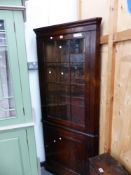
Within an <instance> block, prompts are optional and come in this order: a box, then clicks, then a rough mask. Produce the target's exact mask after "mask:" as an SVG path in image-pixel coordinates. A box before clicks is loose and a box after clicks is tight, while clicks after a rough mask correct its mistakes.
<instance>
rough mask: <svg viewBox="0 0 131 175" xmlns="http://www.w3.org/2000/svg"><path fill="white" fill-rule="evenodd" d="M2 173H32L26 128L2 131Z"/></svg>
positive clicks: (0, 149)
mask: <svg viewBox="0 0 131 175" xmlns="http://www.w3.org/2000/svg"><path fill="white" fill-rule="evenodd" d="M0 174H1V175H32V173H31V168H30V160H29V152H28V144H27V135H26V130H16V131H7V132H4V133H0Z"/></svg>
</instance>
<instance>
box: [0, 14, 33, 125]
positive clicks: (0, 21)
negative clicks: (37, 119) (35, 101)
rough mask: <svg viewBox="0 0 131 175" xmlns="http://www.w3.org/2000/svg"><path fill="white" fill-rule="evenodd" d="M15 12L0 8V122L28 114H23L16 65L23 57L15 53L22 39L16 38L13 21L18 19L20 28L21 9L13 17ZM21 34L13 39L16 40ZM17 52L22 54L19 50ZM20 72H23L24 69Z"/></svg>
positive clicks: (7, 122)
mask: <svg viewBox="0 0 131 175" xmlns="http://www.w3.org/2000/svg"><path fill="white" fill-rule="evenodd" d="M16 13H17V12H13V11H0V126H5V125H12V124H13V125H14V124H20V123H24V122H26V120H27V118H28V116H29V115H28V114H26V109H25V107H24V106H25V104H24V103H25V99H24V98H25V95H24V92H25V90H24V88H23V87H22V86H23V85H22V84H23V82H22V76H21V68H20V66H22V67H24V66H25V65H26V64H24V65H23V64H21V61H20V60H21V59H23V60H24V59H25V57H22V58H20V57H19V55H20V52H19V50H21V51H22V48H20V46H19V42H21V46H22V42H23V41H22V40H20V41H17V40H16V37H17V30H18V28H17V26H16V25H15V23H16V22H18V23H19V24H18V25H19V27H20V28H22V26H21V24H22V18H21V19H20V16H21V17H22V13H21V12H18V13H17V18H16ZM18 19H19V21H18ZM21 30H22V29H21ZM19 35H20V34H19ZM21 37H22V36H21ZM21 37H18V38H17V39H18V40H19V39H20V38H21ZM22 47H23V46H22ZM23 50H24V48H23ZM23 52H24V51H23ZM21 56H25V55H23V54H21ZM22 63H23V62H22ZM22 69H23V68H22ZM23 74H25V70H24V69H23ZM26 79H27V74H26V76H25V84H24V87H26V88H27V97H26V98H27V106H28V111H29V113H30V114H31V107H30V106H29V105H30V103H29V101H28V99H29V98H28V96H29V94H28V92H29V91H28V86H27V84H26V82H27V80H26ZM30 117H31V115H30Z"/></svg>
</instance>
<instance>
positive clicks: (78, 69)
mask: <svg viewBox="0 0 131 175" xmlns="http://www.w3.org/2000/svg"><path fill="white" fill-rule="evenodd" d="M84 82H85V81H84V64H83V63H82V62H76V63H71V83H78V84H79V83H80V84H82V83H84Z"/></svg>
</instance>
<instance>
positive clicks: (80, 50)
mask: <svg viewBox="0 0 131 175" xmlns="http://www.w3.org/2000/svg"><path fill="white" fill-rule="evenodd" d="M83 61H85V57H84V43H83V39H73V40H70V62H83Z"/></svg>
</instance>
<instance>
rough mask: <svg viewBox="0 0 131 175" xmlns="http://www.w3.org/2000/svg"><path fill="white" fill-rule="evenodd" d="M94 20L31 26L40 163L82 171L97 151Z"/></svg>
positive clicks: (70, 173) (72, 173)
mask: <svg viewBox="0 0 131 175" xmlns="http://www.w3.org/2000/svg"><path fill="white" fill-rule="evenodd" d="M100 23H101V18H93V19H88V20H81V21H78V22H71V23H65V24H59V25H54V26H47V27H43V28H38V29H35V30H34V31H35V33H36V36H37V51H38V63H39V64H38V65H39V82H40V93H41V108H42V115H43V120H42V121H43V128H44V139H45V153H46V163H45V167H46V168H47V169H48V170H50V171H52V172H54V173H56V174H59V175H63V174H66V175H78V174H79V175H85V174H87V171H88V158H89V157H92V156H95V155H97V154H98V141H99V104H100V65H101V61H100V54H99V43H100V42H99V39H100Z"/></svg>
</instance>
